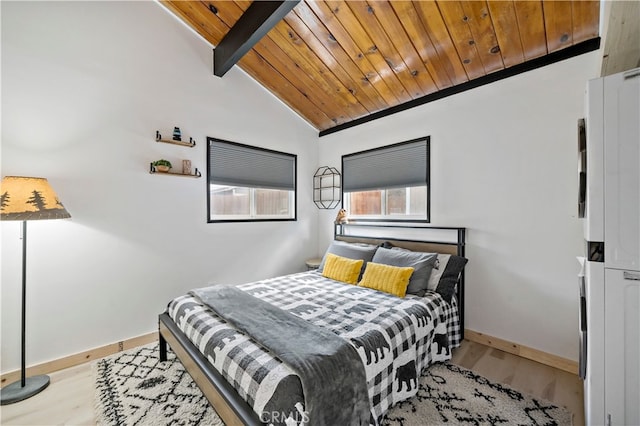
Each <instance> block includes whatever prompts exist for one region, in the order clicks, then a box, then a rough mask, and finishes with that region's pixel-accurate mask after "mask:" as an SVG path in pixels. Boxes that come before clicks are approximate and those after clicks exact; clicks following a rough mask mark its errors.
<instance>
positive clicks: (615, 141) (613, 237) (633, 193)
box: [604, 68, 640, 270]
mask: <svg viewBox="0 0 640 426" xmlns="http://www.w3.org/2000/svg"><path fill="white" fill-rule="evenodd" d="M638 164H640V68H637V69H635V70H631V71H628V72H625V73H619V74H615V75H611V76H608V77H605V79H604V174H605V184H604V186H605V191H604V197H605V198H604V200H605V204H604V218H605V223H604V226H605V228H604V237H605V247H604V248H605V255H604V262H605V268H617V269H631V270H640V167H639V166H638Z"/></svg>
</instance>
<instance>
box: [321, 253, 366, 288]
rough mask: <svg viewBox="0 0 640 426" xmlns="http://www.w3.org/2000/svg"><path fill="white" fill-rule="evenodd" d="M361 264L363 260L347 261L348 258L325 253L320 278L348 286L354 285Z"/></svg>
mask: <svg viewBox="0 0 640 426" xmlns="http://www.w3.org/2000/svg"><path fill="white" fill-rule="evenodd" d="M363 263H364V260H362V259H358V260H355V259H349V258H348V257H342V256H337V255H335V254H333V253H327V257H326V259H325V262H324V269H323V270H322V276H324V277H327V278H331V279H332V280H336V281H342V282H345V283H348V284H356V283H357V282H358V277H359V276H360V270H361V269H362V264H363Z"/></svg>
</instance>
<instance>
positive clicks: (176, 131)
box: [173, 127, 182, 141]
mask: <svg viewBox="0 0 640 426" xmlns="http://www.w3.org/2000/svg"><path fill="white" fill-rule="evenodd" d="M173 140H174V141H181V140H182V133H181V132H180V127H174V128H173Z"/></svg>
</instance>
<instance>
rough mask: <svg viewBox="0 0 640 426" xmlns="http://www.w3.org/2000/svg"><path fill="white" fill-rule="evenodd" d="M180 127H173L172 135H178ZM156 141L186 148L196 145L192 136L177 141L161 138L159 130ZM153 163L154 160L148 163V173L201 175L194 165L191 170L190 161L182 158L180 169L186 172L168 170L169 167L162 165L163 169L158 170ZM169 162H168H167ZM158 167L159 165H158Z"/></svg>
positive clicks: (196, 176)
mask: <svg viewBox="0 0 640 426" xmlns="http://www.w3.org/2000/svg"><path fill="white" fill-rule="evenodd" d="M180 134H181V132H180V128H178V127H175V128H174V133H173V135H174V137H180ZM156 142H162V143H168V144H171V145H178V146H183V147H187V148H193V147H194V146H196V141H195V140H193V138H191V137H190V138H189V141H188V142H186V141H181V140H179V141H177V140H173V139H162V135H161V134H160V131H159V130H156ZM153 163H155V161H153V162H151V163H149V173H150V174H160V175H170V176H182V177H191V178H199V177H202V173H200V171H199V170H198V168H197V167H196V168H195V169H194V172H193V173H192V172H191V161H190V160H187V159H184V160H182V171H183V172H186V173H178V172H172V171H170V170H171V169H170V168H165V167H164V166H163V167H162V168H163V169H166V171H165V170H162V171H160V170H158V168H157V167H156V166H154V165H153ZM169 164H170V162H169ZM158 167H160V166H158Z"/></svg>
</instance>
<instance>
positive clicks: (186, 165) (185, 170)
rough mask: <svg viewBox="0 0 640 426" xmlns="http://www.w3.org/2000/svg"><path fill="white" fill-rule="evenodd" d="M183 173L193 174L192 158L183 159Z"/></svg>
mask: <svg viewBox="0 0 640 426" xmlns="http://www.w3.org/2000/svg"><path fill="white" fill-rule="evenodd" d="M182 173H183V174H185V175H190V174H191V160H182Z"/></svg>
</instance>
